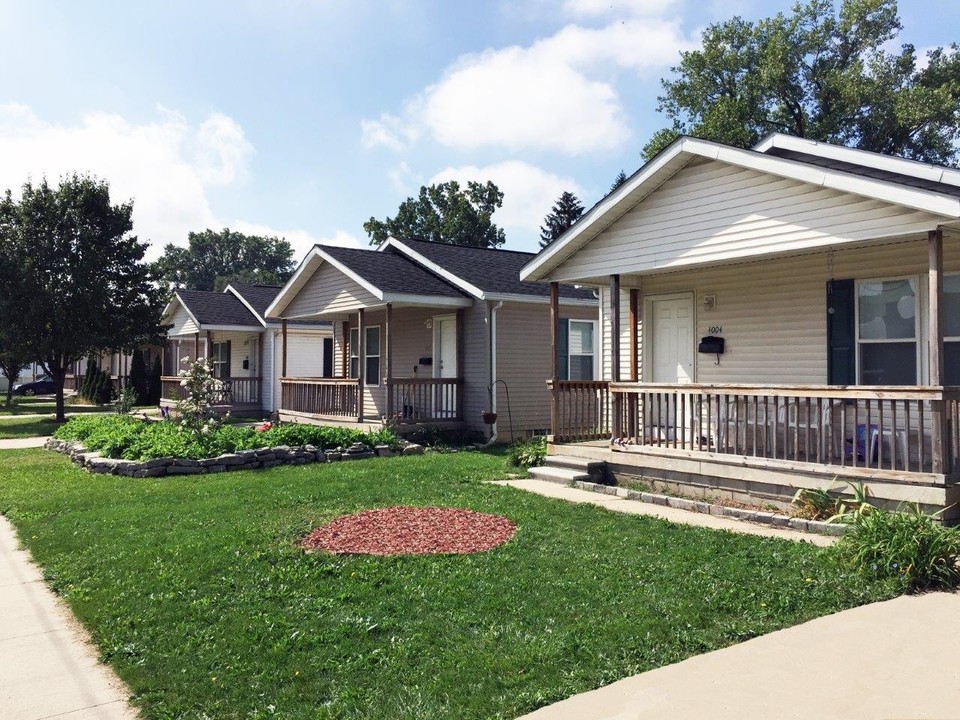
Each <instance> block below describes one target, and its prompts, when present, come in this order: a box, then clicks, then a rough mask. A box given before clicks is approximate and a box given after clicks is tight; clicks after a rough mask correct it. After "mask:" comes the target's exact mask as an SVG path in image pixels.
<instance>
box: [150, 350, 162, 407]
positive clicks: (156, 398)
mask: <svg viewBox="0 0 960 720" xmlns="http://www.w3.org/2000/svg"><path fill="white" fill-rule="evenodd" d="M162 377H163V362H162V361H161V360H160V356H159V355H157V357H155V358H154V359H153V369H152V370H151V371H150V378H149V388H150V392H149V393H148V394H147V404H149V405H159V404H160V396H161V395H162V394H163V381H162V379H161V378H162Z"/></svg>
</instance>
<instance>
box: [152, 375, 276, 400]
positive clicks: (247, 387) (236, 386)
mask: <svg viewBox="0 0 960 720" xmlns="http://www.w3.org/2000/svg"><path fill="white" fill-rule="evenodd" d="M160 383H161V393H162V397H163V399H165V400H177V399H179V398H181V397H182V396H183V388H182V387H180V378H178V377H172V376H164V377H162V378H160ZM262 385H263V383H262V379H261V378H258V377H231V378H217V380H216V385H215V391H214V400H213V401H214V404H216V405H259V404H261V403H262V402H263V400H262V395H261V388H262Z"/></svg>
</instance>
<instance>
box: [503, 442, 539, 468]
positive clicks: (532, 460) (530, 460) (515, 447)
mask: <svg viewBox="0 0 960 720" xmlns="http://www.w3.org/2000/svg"><path fill="white" fill-rule="evenodd" d="M509 454H510V464H511V465H513V466H514V467H539V466H541V465H543V464H544V463H545V462H546V461H547V439H546V438H545V437H543V436H541V437H534V438H530V439H529V440H520V441H517V442H515V443H513V444H512V445H511V446H510V453H509Z"/></svg>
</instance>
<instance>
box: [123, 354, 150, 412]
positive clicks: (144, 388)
mask: <svg viewBox="0 0 960 720" xmlns="http://www.w3.org/2000/svg"><path fill="white" fill-rule="evenodd" d="M124 389H132V390H133V394H134V396H133V400H134V403H135V404H136V405H147V404H148V403H149V401H150V378H149V377H148V376H147V365H146V363H144V361H143V351H142V350H141V349H140V348H137V349H135V350H134V351H133V355H132V356H131V357H130V377H129V378H128V379H127V387H126V388H124Z"/></svg>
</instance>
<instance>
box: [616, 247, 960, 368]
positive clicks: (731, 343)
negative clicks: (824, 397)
mask: <svg viewBox="0 0 960 720" xmlns="http://www.w3.org/2000/svg"><path fill="white" fill-rule="evenodd" d="M944 255H945V259H944V265H945V270H946V271H947V272H958V271H960V244H958V241H957V240H951V239H949V238H948V240H947V241H946V242H945V252H944ZM926 272H927V245H926V241H925V239H920V238H918V239H916V240H911V241H904V242H900V243H895V244H885V245H875V246H872V247H860V248H856V249H853V248H850V249H843V250H837V251H835V252H832V253H817V254H811V255H805V256H797V257H790V258H778V259H774V260H765V261H758V262H752V263H742V264H736V265H727V266H722V267H715V268H708V269H700V270H690V271H684V272H674V273H667V274H662V275H648V276H644V278H643V294H644V297H649V296H650V295H653V294H661V293H673V292H690V291H692V292H693V293H694V294H695V302H694V306H695V312H696V331H695V335H696V338H695V341H696V340H698V339H699V338H700V337H702V336H704V335H708V334H711V333H710V332H709V329H710V327H711V326H718V325H719V326H722V327H723V331H722V332H721V333H717V334H720V335H722V336H723V337H724V338H725V339H726V351H725V353H724V355H722V356H721V359H720V365H715V364H714V361H715V358H714V357H713V356H708V355H698V356H697V360H696V364H697V370H696V380H697V382H701V383H714V382H763V383H812V384H816V383H824V382H826V380H827V348H826V283H827V281H828V280H829V279H830V278H831V277H833V278H836V279H843V278H854V279H869V278H889V277H897V276H903V275H914V276H919V278H920V283H921V285H920V288H919V295H920V303H919V312H921V317H922V316H923V315H922V313H924V312H925V307H926V298H925V292H926V291H925V289H924V287H925V285H924V283H925V277H926ZM707 294H713V295H716V308H715V309H714V310H712V311H707V310H704V308H703V296H704V295H707ZM605 297H606V295H605ZM608 326H609V325H608ZM641 330H642V328H641ZM641 337H642V332H641ZM921 342H923V339H922V338H921ZM605 356H606V357H607V358H609V343H606V345H605ZM924 356H925V353H924V352H921V357H924ZM608 364H609V363H608V362H607V363H606V365H608ZM642 379H647V378H646V377H643V376H642Z"/></svg>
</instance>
